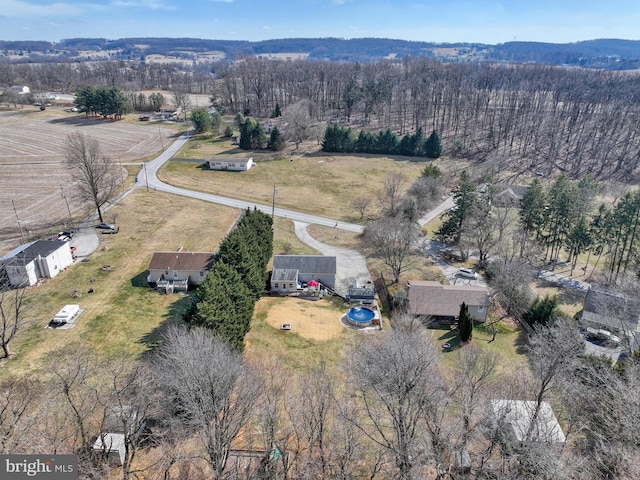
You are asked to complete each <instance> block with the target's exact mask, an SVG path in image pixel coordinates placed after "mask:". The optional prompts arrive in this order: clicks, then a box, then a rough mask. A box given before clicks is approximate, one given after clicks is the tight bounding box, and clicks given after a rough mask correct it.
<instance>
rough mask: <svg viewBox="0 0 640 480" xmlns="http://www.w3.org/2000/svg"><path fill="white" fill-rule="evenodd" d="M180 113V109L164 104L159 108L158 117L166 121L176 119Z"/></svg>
mask: <svg viewBox="0 0 640 480" xmlns="http://www.w3.org/2000/svg"><path fill="white" fill-rule="evenodd" d="M181 113H182V107H178V106H177V105H172V104H169V103H167V104H164V105H162V106H161V107H160V116H161V117H162V118H164V119H166V120H169V119H171V118H174V117H177V116H178V115H180V114H181Z"/></svg>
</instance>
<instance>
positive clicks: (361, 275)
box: [293, 221, 371, 296]
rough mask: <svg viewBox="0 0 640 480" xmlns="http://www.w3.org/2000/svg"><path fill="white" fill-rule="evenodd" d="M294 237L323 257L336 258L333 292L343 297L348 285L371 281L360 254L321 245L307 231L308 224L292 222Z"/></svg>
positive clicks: (347, 290) (365, 263)
mask: <svg viewBox="0 0 640 480" xmlns="http://www.w3.org/2000/svg"><path fill="white" fill-rule="evenodd" d="M293 224H294V226H295V231H296V236H297V237H298V238H299V239H300V241H301V242H304V243H306V244H307V245H309V246H310V247H312V248H315V249H316V250H318V251H319V252H320V253H322V254H323V255H327V256H333V257H336V269H337V271H336V287H335V291H336V292H338V293H339V294H340V295H342V296H345V295H346V294H347V293H348V292H349V285H353V284H354V283H356V282H357V284H358V285H364V284H365V283H366V282H367V281H370V280H371V275H370V274H369V270H368V269H367V262H366V261H365V259H364V257H363V256H362V254H361V253H359V252H357V251H355V250H349V249H347V248H340V247H334V246H332V245H327V244H325V243H321V242H319V241H318V240H316V239H315V238H313V237H312V236H311V235H309V232H308V231H307V227H308V226H309V224H308V223H303V222H297V221H294V222H293Z"/></svg>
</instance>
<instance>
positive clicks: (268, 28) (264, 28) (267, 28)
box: [262, 25, 271, 30]
mask: <svg viewBox="0 0 640 480" xmlns="http://www.w3.org/2000/svg"><path fill="white" fill-rule="evenodd" d="M262 29H263V30H271V27H270V26H269V25H265V26H264V27H262Z"/></svg>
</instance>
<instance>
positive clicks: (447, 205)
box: [418, 196, 454, 227]
mask: <svg viewBox="0 0 640 480" xmlns="http://www.w3.org/2000/svg"><path fill="white" fill-rule="evenodd" d="M453 205H454V203H453V197H452V196H449V197H447V198H446V199H445V201H444V202H442V203H441V204H440V205H438V206H437V207H436V208H434V209H433V210H431V211H430V212H429V213H427V214H426V215H425V216H424V217H422V218H421V219H419V220H418V223H419V224H420V226H421V227H423V226H424V225H426V224H427V223H429V222H430V221H431V220H433V219H434V218H436V217H439V216H440V215H442V214H443V213H444V212H446V211H447V210H449V209H451V208H452V207H453Z"/></svg>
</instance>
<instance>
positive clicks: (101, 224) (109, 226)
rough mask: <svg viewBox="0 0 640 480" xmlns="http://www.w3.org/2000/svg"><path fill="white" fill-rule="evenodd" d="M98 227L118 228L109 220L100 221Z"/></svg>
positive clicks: (106, 228)
mask: <svg viewBox="0 0 640 480" xmlns="http://www.w3.org/2000/svg"><path fill="white" fill-rule="evenodd" d="M96 228H102V229H105V230H113V229H115V228H116V226H115V225H114V224H113V223H109V222H100V223H99V224H98V225H96Z"/></svg>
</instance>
